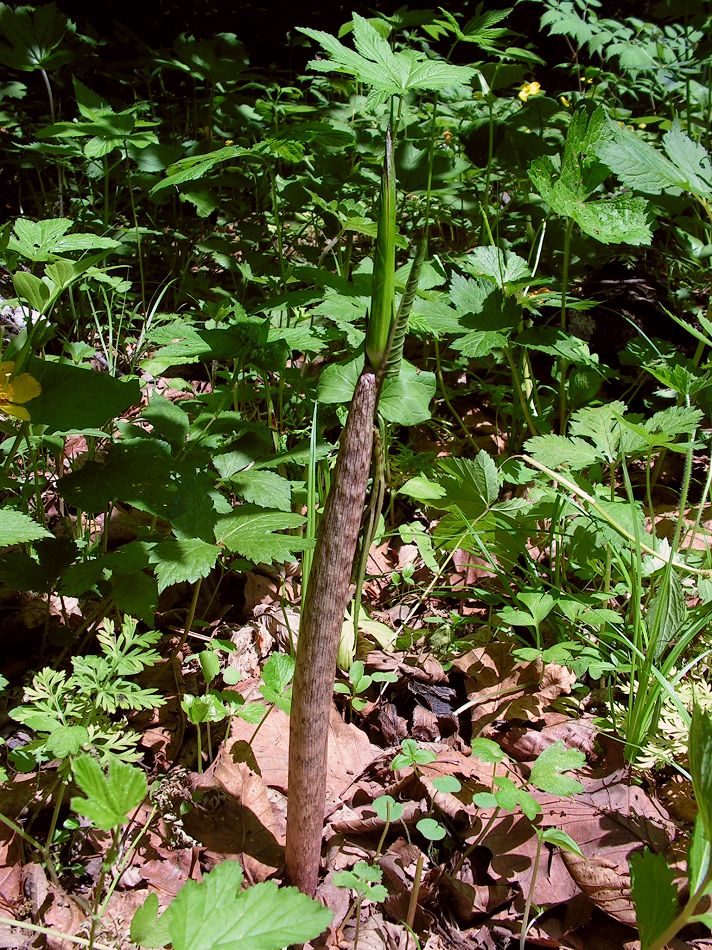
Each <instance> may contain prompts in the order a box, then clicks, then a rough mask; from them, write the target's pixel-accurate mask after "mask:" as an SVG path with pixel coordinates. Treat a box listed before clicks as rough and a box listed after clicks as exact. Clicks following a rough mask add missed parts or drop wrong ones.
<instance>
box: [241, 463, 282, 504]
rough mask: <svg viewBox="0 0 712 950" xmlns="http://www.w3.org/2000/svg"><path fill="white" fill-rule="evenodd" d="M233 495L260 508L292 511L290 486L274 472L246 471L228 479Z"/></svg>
mask: <svg viewBox="0 0 712 950" xmlns="http://www.w3.org/2000/svg"><path fill="white" fill-rule="evenodd" d="M230 484H231V485H232V487H233V489H234V491H235V494H236V495H238V496H239V497H240V498H244V499H245V501H247V502H249V503H250V504H252V505H258V506H259V507H260V508H276V509H277V511H291V510H292V484H291V482H290V481H289V480H288V479H286V478H283V477H282V476H281V475H278V474H277V473H276V472H268V471H266V470H264V469H255V468H251V469H247V471H242V472H238V473H237V474H235V475H233V476H232V477H231V478H230Z"/></svg>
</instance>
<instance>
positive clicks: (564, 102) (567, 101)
mask: <svg viewBox="0 0 712 950" xmlns="http://www.w3.org/2000/svg"><path fill="white" fill-rule="evenodd" d="M559 102H560V103H561V105H562V106H566V108H567V109H568V107H569V106H570V105H571V100H570V99H569V97H568V96H559Z"/></svg>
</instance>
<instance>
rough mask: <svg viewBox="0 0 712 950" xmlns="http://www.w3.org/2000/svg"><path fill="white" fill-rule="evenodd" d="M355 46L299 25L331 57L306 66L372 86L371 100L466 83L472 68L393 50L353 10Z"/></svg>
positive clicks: (367, 22)
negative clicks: (345, 44)
mask: <svg viewBox="0 0 712 950" xmlns="http://www.w3.org/2000/svg"><path fill="white" fill-rule="evenodd" d="M352 22H353V25H354V39H355V46H356V48H357V50H358V52H355V51H353V50H351V49H349V48H348V47H347V46H344V44H343V43H340V42H339V40H337V39H336V37H334V36H332V35H331V34H329V33H325V32H324V31H323V30H312V29H308V28H307V27H298V29H299V31H300V32H301V33H304V34H306V35H307V36H309V37H310V38H311V39H313V40H315V41H316V42H317V43H319V45H320V46H321V47H322V48H323V49H324V50H326V52H327V53H328V54H329V56H330V57H331V58H330V59H325V60H312V61H311V62H310V63H309V68H310V69H314V70H317V71H319V72H327V73H328V72H342V73H346V74H347V75H350V76H354V77H355V78H356V79H358V81H359V82H362V83H364V84H365V85H367V86H371V87H372V90H373V92H374V93H376V94H378V95H376V96H375V97H374V96H372V97H371V101H379V100H380V101H383V99H384V98H385V97H387V96H393V95H403V94H404V93H405V92H407V91H408V90H411V89H413V90H431V91H436V90H439V89H444V88H446V87H447V86H457V85H461V84H465V83H469V81H470V80H471V79H472V77H473V76H474V74H475V70H474V69H471V68H470V67H468V66H452V65H450V64H449V63H446V62H443V61H442V60H429V59H426V58H425V56H424V55H423V54H422V53H417V52H415V51H414V50H403V51H400V52H394V51H393V50H391V48H390V46H389V44H388V43H387V42H386V41H385V40H384V39H383V37H382V36H381V35H380V33H378V31H377V30H376V29H375V27H374V26H373V25H372V24H371V23H370V22H369V21H368V20H367V19H365V18H364V17H361V16H359V14H358V13H354V14H353V19H352Z"/></svg>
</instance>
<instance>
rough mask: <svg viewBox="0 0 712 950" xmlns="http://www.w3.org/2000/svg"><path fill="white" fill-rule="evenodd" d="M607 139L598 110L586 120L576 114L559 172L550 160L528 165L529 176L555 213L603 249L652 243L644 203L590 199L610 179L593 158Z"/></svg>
mask: <svg viewBox="0 0 712 950" xmlns="http://www.w3.org/2000/svg"><path fill="white" fill-rule="evenodd" d="M610 137H611V132H610V129H609V126H608V123H607V120H606V116H605V113H604V111H603V109H602V108H598V109H597V110H596V111H595V112H594V113H593V115H591V116H590V118H589V116H588V115H587V112H586V110H585V109H579V110H578V111H577V112H575V113H574V115H573V117H572V119H571V124H570V126H569V130H568V133H567V136H566V146H565V149H564V155H563V158H562V159H561V166H560V169H558V170H557V168H556V166H555V164H554V162H553V161H552V160H551V159H550V158H537V159H535V160H534V161H533V162H532V163H531V165H530V166H529V177H530V178H531V180H532V183H533V185H534V187H535V188H536V189H537V191H538V192H539V194H540V195H541V196H542V198H543V199H544V201H546V203H547V204H548V205H549V206H550V207H551V210H552V211H553V212H554V213H555V214H558V215H561V217H562V218H572V219H573V220H574V221H575V222H576V224H578V226H579V227H580V228H581V230H582V231H584V232H585V233H586V234H588V235H590V236H591V237H593V238H595V239H596V240H597V241H600V242H601V243H602V244H633V245H638V244H650V241H651V238H652V234H651V231H650V226H649V224H648V222H647V217H646V204H645V201H644V200H643V199H642V198H629V197H626V196H621V197H616V198H604V199H594V200H591V198H590V196H591V194H592V193H593V192H594V191H595V190H596V189H597V188H598V186H599V185H600V184H601V182H602V181H603V180H604V179H605V178H606V176H607V174H608V169H607V168H606V167H605V166H604V165H602V164H601V163H600V162H599V161H598V159H597V158H596V156H597V155H598V154H600V153H601V152H602V150H603V149H604V147H605V144H606V143H607V142H608V141H609V140H610Z"/></svg>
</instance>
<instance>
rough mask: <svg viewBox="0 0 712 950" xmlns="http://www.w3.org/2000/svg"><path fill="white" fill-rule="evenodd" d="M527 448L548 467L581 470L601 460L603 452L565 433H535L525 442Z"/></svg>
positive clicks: (533, 456) (538, 460)
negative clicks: (570, 437) (568, 436)
mask: <svg viewBox="0 0 712 950" xmlns="http://www.w3.org/2000/svg"><path fill="white" fill-rule="evenodd" d="M524 448H525V450H526V451H527V452H528V453H529V455H531V456H532V458H534V459H536V460H537V462H541V463H542V464H543V465H546V466H547V467H548V468H569V469H572V470H573V471H575V472H578V471H581V470H582V469H584V468H588V467H589V466H591V465H594V464H595V463H596V462H600V461H601V454H600V452H599V451H598V449H596V448H595V447H594V446H593V445H591V444H590V442H585V441H584V440H583V439H578V438H572V439H569V438H567V437H566V436H563V435H553V434H549V435H535V436H533V437H532V438H531V439H527V441H526V442H525V443H524Z"/></svg>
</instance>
